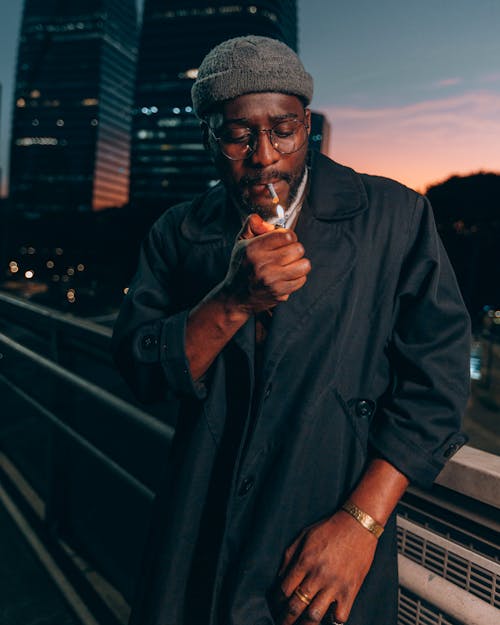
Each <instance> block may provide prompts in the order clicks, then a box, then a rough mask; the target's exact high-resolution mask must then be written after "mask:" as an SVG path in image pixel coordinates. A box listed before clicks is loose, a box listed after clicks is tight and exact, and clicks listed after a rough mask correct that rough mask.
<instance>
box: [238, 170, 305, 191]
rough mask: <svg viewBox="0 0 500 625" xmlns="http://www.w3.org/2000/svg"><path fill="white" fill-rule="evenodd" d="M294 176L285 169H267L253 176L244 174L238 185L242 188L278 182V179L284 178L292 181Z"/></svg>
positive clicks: (286, 180)
mask: <svg viewBox="0 0 500 625" xmlns="http://www.w3.org/2000/svg"><path fill="white" fill-rule="evenodd" d="M292 178H293V176H291V175H290V174H288V173H287V172H283V171H276V170H274V171H267V172H266V173H265V174H263V173H255V174H253V175H251V176H243V177H242V178H241V179H240V181H239V183H238V186H239V187H240V188H243V187H247V186H250V185H252V184H269V183H270V182H276V181H277V180H284V181H285V182H291V180H292Z"/></svg>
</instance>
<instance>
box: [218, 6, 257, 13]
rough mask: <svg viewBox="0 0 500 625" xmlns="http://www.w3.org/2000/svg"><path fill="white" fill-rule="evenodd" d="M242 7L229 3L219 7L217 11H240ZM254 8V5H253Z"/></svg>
mask: <svg viewBox="0 0 500 625" xmlns="http://www.w3.org/2000/svg"><path fill="white" fill-rule="evenodd" d="M242 8H243V7H240V6H238V5H234V4H233V5H230V6H225V7H220V8H219V12H220V13H222V14H224V13H241V11H242ZM253 8H255V7H253Z"/></svg>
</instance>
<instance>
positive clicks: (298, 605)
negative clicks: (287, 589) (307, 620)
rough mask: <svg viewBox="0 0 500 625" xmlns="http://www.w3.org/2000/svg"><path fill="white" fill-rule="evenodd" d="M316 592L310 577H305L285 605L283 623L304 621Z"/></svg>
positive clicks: (288, 624) (289, 624) (290, 624)
mask: <svg viewBox="0 0 500 625" xmlns="http://www.w3.org/2000/svg"><path fill="white" fill-rule="evenodd" d="M315 594H316V591H315V590H314V589H313V588H312V587H311V586H310V584H309V582H308V579H307V578H305V579H303V580H302V581H301V583H300V584H299V585H298V586H296V588H295V589H294V592H293V593H292V595H291V596H290V597H289V598H288V601H287V602H286V603H285V605H284V606H283V612H282V623H283V625H292V623H296V622H300V623H302V618H303V616H304V614H305V613H306V611H307V610H308V609H309V607H310V605H311V604H312V602H313V600H314V597H315Z"/></svg>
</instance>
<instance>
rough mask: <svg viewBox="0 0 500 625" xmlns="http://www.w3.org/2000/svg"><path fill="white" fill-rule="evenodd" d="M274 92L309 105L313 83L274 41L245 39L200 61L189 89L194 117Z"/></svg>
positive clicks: (225, 45) (223, 45)
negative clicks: (234, 100)
mask: <svg viewBox="0 0 500 625" xmlns="http://www.w3.org/2000/svg"><path fill="white" fill-rule="evenodd" d="M264 91H274V92H278V93H287V94H290V95H296V96H298V97H299V98H301V99H302V100H304V102H305V103H306V104H309V102H310V101H311V98H312V94H313V79H312V76H311V75H310V74H308V73H307V72H306V70H305V69H304V66H303V65H302V62H301V60H300V59H299V57H298V56H297V55H296V54H295V52H294V51H293V50H292V49H291V48H289V47H288V46H287V45H285V44H284V43H283V42H281V41H278V40H277V39H270V38H269V37H258V36H256V35H248V36H246V37H235V38H234V39H229V40H227V41H223V42H222V43H221V44H219V45H218V46H216V47H215V48H213V49H212V50H211V51H210V52H209V53H208V54H207V56H206V57H205V58H204V59H203V61H202V63H201V65H200V67H199V70H198V77H197V79H196V81H195V83H194V85H193V87H192V89H191V97H192V99H193V107H194V111H195V113H196V115H198V117H202V116H203V115H204V114H205V113H206V112H207V111H208V110H209V109H210V108H211V107H212V106H213V105H214V104H216V103H218V102H223V101H224V100H230V99H231V98H236V97H238V96H240V95H243V94H245V93H262V92H264Z"/></svg>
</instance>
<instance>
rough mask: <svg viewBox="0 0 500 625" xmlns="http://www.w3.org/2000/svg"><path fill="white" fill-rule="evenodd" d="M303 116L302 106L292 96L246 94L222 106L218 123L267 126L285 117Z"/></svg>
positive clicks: (281, 94)
mask: <svg viewBox="0 0 500 625" xmlns="http://www.w3.org/2000/svg"><path fill="white" fill-rule="evenodd" d="M303 115H304V106H303V104H302V102H301V101H300V99H299V98H298V97H297V96H294V95H286V94H284V93H247V94H245V95H241V96H239V97H237V98H234V99H232V100H227V101H226V102H224V103H223V105H222V110H221V114H220V117H219V121H220V123H223V124H227V123H231V122H241V123H246V124H249V125H252V126H253V125H255V126H258V125H268V124H270V123H273V122H275V121H278V120H279V119H283V118H286V117H299V118H302V117H303Z"/></svg>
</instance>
